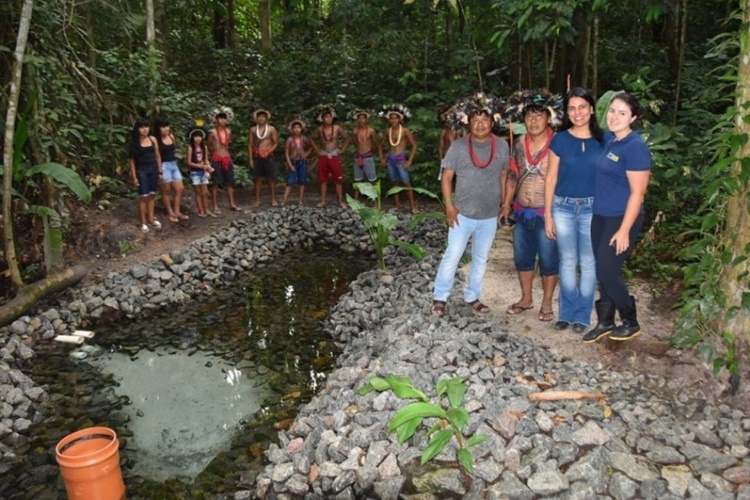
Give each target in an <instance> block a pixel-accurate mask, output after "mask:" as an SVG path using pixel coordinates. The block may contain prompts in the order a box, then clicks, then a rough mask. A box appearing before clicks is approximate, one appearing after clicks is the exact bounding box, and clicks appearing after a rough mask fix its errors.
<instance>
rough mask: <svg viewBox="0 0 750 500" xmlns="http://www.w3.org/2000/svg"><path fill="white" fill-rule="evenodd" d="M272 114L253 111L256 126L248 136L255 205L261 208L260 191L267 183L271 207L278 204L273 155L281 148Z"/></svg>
mask: <svg viewBox="0 0 750 500" xmlns="http://www.w3.org/2000/svg"><path fill="white" fill-rule="evenodd" d="M270 119H271V112H270V111H268V110H267V109H265V108H258V109H256V110H255V111H253V121H254V122H255V125H253V126H252V127H250V133H249V134H248V135H247V155H248V157H249V158H250V166H251V167H253V172H254V174H255V204H254V205H253V206H255V207H259V206H260V189H261V186H262V184H263V182H264V181H265V182H266V183H267V184H268V190H269V192H270V195H271V206H272V207H275V206H277V205H278V203H276V164H275V163H274V161H273V153H274V151H276V148H277V147H278V146H279V132H278V131H277V130H276V127H274V126H273V125H271V124H269V123H268V121H269V120H270Z"/></svg>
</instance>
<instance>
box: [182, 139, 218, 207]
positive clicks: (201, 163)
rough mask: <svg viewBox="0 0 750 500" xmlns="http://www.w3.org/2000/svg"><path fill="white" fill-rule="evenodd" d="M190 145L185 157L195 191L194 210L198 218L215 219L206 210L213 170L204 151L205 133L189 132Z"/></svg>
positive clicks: (206, 152)
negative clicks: (209, 182)
mask: <svg viewBox="0 0 750 500" xmlns="http://www.w3.org/2000/svg"><path fill="white" fill-rule="evenodd" d="M189 137H190V145H189V146H188V150H187V155H186V156H185V158H186V161H187V165H188V168H190V183H191V184H192V185H193V189H194V190H195V208H196V212H198V217H205V216H206V215H209V216H211V217H216V215H214V213H213V212H210V211H209V210H208V179H209V178H210V177H211V172H213V171H214V169H213V168H212V167H211V163H210V162H209V158H208V151H207V150H206V143H205V142H204V140H205V139H206V132H205V131H204V130H203V129H200V128H195V129H193V130H191V131H190V136H189Z"/></svg>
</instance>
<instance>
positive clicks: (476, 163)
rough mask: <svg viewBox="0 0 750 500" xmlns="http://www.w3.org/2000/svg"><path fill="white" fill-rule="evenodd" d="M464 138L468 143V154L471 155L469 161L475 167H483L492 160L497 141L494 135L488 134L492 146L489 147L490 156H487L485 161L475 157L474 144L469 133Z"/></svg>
mask: <svg viewBox="0 0 750 500" xmlns="http://www.w3.org/2000/svg"><path fill="white" fill-rule="evenodd" d="M466 140H467V142H468V144H469V156H471V162H472V163H473V164H474V166H475V167H477V168H484V167H486V166H487V165H489V164H490V163H492V160H493V159H494V158H495V152H496V151H497V141H496V140H495V136H494V135H493V134H490V140H491V141H492V147H491V149H490V157H489V158H487V161H486V162H485V163H482V162H480V161H479V159H478V158H477V155H476V153H475V152H474V146H473V145H472V143H471V134H469V135H467V136H466Z"/></svg>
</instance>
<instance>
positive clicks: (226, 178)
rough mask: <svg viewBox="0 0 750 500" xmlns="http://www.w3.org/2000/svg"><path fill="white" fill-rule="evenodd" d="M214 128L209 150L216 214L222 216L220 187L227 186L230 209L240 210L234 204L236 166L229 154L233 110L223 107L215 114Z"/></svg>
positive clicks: (209, 140) (210, 137)
mask: <svg viewBox="0 0 750 500" xmlns="http://www.w3.org/2000/svg"><path fill="white" fill-rule="evenodd" d="M213 117H214V122H215V125H214V128H213V129H211V131H210V132H209V135H208V148H209V149H210V151H211V167H213V169H214V187H213V197H214V213H217V214H220V213H221V211H220V210H219V186H220V185H223V186H226V190H227V198H229V208H230V209H232V210H239V209H240V207H238V206H237V205H236V204H235V203H234V165H232V156H231V155H230V153H229V142H230V141H231V139H232V131H231V130H229V128H228V127H227V125H229V123H230V122H231V121H232V119H233V118H234V113H233V112H232V109H231V108H229V107H227V106H222V107H220V108H218V109H215V110H214V112H213Z"/></svg>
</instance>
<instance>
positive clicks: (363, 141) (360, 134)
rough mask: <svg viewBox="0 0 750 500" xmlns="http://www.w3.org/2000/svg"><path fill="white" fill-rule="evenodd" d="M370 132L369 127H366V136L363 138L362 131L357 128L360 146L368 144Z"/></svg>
mask: <svg viewBox="0 0 750 500" xmlns="http://www.w3.org/2000/svg"><path fill="white" fill-rule="evenodd" d="M369 132H370V131H369V129H368V127H365V134H364V136H363V135H362V131H361V130H360V129H359V128H357V143H358V144H365V143H366V142H367V137H368V136H369V135H370V134H369Z"/></svg>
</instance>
